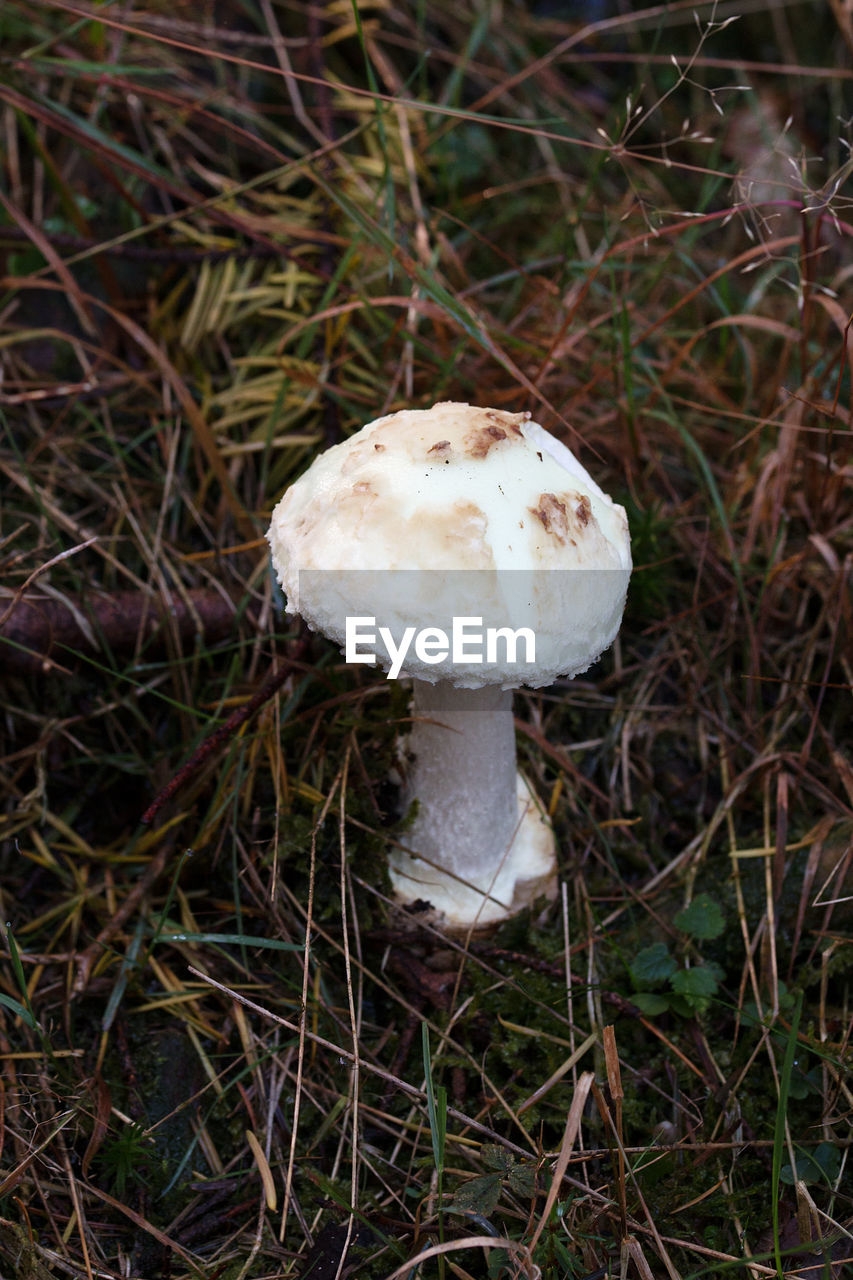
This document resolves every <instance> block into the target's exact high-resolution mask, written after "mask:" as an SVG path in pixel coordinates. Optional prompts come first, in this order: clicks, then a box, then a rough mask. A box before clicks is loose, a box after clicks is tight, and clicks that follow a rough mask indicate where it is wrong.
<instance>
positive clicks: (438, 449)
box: [427, 440, 450, 453]
mask: <svg viewBox="0 0 853 1280" xmlns="http://www.w3.org/2000/svg"><path fill="white" fill-rule="evenodd" d="M449 448H450V441H449V440H437V441H436V442H435V444H434V445H433V446H432V448H431V449H427V453H446V452H447V450H448V449H449Z"/></svg>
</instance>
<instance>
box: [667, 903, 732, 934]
mask: <svg viewBox="0 0 853 1280" xmlns="http://www.w3.org/2000/svg"><path fill="white" fill-rule="evenodd" d="M673 923H674V924H675V925H676V926H677V928H679V929H683V930H684V932H685V933H689V934H690V937H691V938H702V939H708V938H719V936H720V934H721V933H723V932H724V931H725V927H726V922H725V919H724V918H723V913H722V911H721V909H720V904H719V903H718V902H716V901H715V900H714V899H713V898H712V897H711V895H710V894H708V893H699V894H697V895H696V897H695V898H694V899H693V901H692V902H691V903H690V905H689V906H688V907H685V908H684V910H683V911H679V913H678V915H677V916H676V917H675V920H674V921H673Z"/></svg>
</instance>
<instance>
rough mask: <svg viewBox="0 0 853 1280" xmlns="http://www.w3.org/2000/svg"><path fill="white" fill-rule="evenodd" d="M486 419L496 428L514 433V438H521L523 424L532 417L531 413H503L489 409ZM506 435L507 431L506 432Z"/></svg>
mask: <svg viewBox="0 0 853 1280" xmlns="http://www.w3.org/2000/svg"><path fill="white" fill-rule="evenodd" d="M486 417H487V418H488V420H489V422H491V423H492V424H493V425H494V426H500V427H502V428H506V430H509V431H511V432H512V434H513V435H514V436H520V435H521V434H522V432H521V423H522V422H526V421H527V419H528V418H529V417H530V414H529V413H503V412H502V411H501V410H500V409H487V410H486ZM504 434H506V431H505V432H504Z"/></svg>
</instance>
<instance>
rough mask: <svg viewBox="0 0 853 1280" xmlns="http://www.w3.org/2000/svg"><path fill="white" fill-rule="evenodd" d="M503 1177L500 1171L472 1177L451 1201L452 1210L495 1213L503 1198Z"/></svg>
mask: <svg viewBox="0 0 853 1280" xmlns="http://www.w3.org/2000/svg"><path fill="white" fill-rule="evenodd" d="M502 1185H503V1178H502V1177H501V1175H500V1174H499V1173H484V1174H481V1175H480V1176H479V1177H477V1178H472V1179H471V1181H470V1182H466V1183H464V1185H463V1186H461V1187H460V1188H459V1190H458V1191H457V1192H456V1194H455V1195H454V1197H453V1199H452V1201H451V1202H450V1209H451V1212H452V1211H453V1210H454V1209H458V1210H464V1211H465V1212H466V1213H480V1214H482V1215H483V1216H484V1217H488V1215H489V1214H490V1213H493V1212H494V1210H495V1206H496V1205H497V1203H498V1200H500V1198H501V1187H502Z"/></svg>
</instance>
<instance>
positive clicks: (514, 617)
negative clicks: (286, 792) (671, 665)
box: [267, 401, 631, 688]
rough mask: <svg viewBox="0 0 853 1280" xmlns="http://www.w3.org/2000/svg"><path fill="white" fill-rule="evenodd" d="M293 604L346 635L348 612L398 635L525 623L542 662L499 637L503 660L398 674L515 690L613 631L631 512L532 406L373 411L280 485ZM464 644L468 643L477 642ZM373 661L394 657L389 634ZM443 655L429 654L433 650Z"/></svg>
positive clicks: (334, 633)
mask: <svg viewBox="0 0 853 1280" xmlns="http://www.w3.org/2000/svg"><path fill="white" fill-rule="evenodd" d="M267 537H268V539H269V543H270V548H271V550H272V559H273V565H274V567H275V570H276V573H277V575H278V577H279V580H280V582H281V584H282V586H283V588H284V590H285V592H286V595H287V599H288V609H289V611H290V612H292V613H299V614H301V616H302V617H303V618H304V620H305V621H306V622H307V624H308V625H309V626H310V627H311V628H312V629H313V630H316V631H322V632H323V633H324V634H325V635H327V636H329V637H330V638H331V639H332V640H335V641H336V642H337V643H338V644H340V645H343V644H344V642H345V637H346V619H347V617H362V618H364V617H370V618H375V620H376V627H377V629H378V628H379V627H381V626H386V627H388V628H389V629H390V632H391V634H392V635H393V636H394V638H395V644H398V643H399V640H400V637H402V635H403V632H404V630H405V629H406V628H408V627H414V628H415V630H416V631H418V632H419V631H422V630H424V629H425V628H436V627H437V628H441V629H442V630H443V631H445V632H447V634H448V635H450V634H451V629H452V623H453V619H454V618H460V617H464V618H468V619H472V618H475V619H480V620H481V623H482V631H483V633H484V634H485V632H486V631H487V630H488V629H489V628H494V629H498V628H507V627H508V628H510V629H511V630H513V631H514V630H517V629H518V628H528V629H530V630H531V631H532V632H533V634H534V636H535V662H534V663H529V662H527V660H526V659H527V656H528V652H529V651H528V649H527V647H526V644H525V643H524V642H523V641H519V644H518V646H517V651H516V654H515V657H514V658H513V655H512V653H511V652H510V648H509V647H508V646H507V644H506V643H505V641H504V640H503V638H498V639H497V640H496V644H495V652H494V653H493V654H492V658H493V660H488V654H487V652H486V648H487V646H485V645H484V646H482V660H480V661H477V660H467V661H466V660H462V661H455V662H454V661H453V654H452V653H451V654H450V655H449V657H448V659H447V660H446V661H444V662H436V661H434V660H431V661H424V660H422V659H421V658H420V657H419V656H418V655H417V654H416V652H415V650H414V646H410V648H409V651H408V653H407V656H406V659H405V663H404V668H403V671H402V672H401V674H404V675H410V676H416V677H418V678H419V679H423V680H428V681H431V682H435V681H436V680H448V679H449V680H452V681H453V682H454V683H456V684H458V685H460V686H467V687H478V686H481V685H483V684H501V685H503V686H504V687H505V688H509V687H515V686H517V685H521V684H526V685H530V686H532V687H537V686H541V685H544V684H549V683H551V682H552V681H553V680H554V679H555V678H556V677H557V676H560V675H567V676H573V675H577V674H578V673H579V672H581V671H584V670H585V669H586V668H587V667H588V666H589V665H590V663H592V662H594V661H595V659H596V658H597V657H598V656H599V655H600V654H601V653H602V652H603V651H604V650H605V649H606V648H607V647H608V646H609V645H610V644H611V643H612V642H613V639H614V637H615V635H616V632H617V630H618V628H619V623H620V621H621V617H622V611H623V608H624V604H625V595H626V592H627V587H628V578H629V576H630V571H631V551H630V538H629V534H628V521H627V518H626V515H625V511H624V509H623V508H622V507H620V506H618V505H617V504H616V503H614V502H612V501H611V499H610V498H609V497H608V496H607V494H605V493H604V492H603V491H602V490H601V489H600V488H599V486H598V485H597V484H596V483H595V481H594V480H593V479H592V477H591V476H590V475H589V474H588V473H587V471H586V470H585V469H584V467H582V466H581V464H580V463H579V462H578V461H577V459H576V458H575V457H574V455H573V454H572V453H571V452H570V451H569V450H568V449H567V448H566V447H565V445H563V444H561V442H560V441H558V440H556V439H555V438H554V437H553V436H551V435H550V434H549V433H548V432H547V431H545V430H544V428H542V427H541V426H539V424H538V423H536V422H533V421H532V420H531V418H530V415H529V414H526V413H507V412H504V411H503V410H499V409H481V408H477V407H475V406H473V405H468V404H457V403H454V402H451V401H447V402H443V403H440V404H436V405H434V406H433V408H432V409H425V410H422V409H406V410H402V411H400V412H398V413H392V414H388V415H386V416H385V417H382V418H377V419H376V421H374V422H369V423H368V424H367V426H365V427H363V428H362V430H361V431H359V432H357V433H356V434H355V435H353V436H352V437H350V439H349V440H347V441H345V442H344V443H342V444H338V445H335V446H333V447H332V448H331V449H328V450H327V451H326V452H325V453H323V454H321V455H320V456H319V457H318V458H317V459H316V460H315V461H314V462H313V463H312V465H311V466H310V467H309V468H308V470H307V471H306V472H305V473H304V474H303V475H302V476H301V477H300V479H299V480H297V481H296V482H295V483H294V484H292V485H291V486H290V488H289V489H288V490H287V492H286V493H285V495H284V497H283V498H282V499H281V501H280V502H279V503H278V505H277V506H276V508H275V510H274V511H273V515H272V524H271V527H270V530H269V532H268V534H267ZM467 650H468V653H469V654H470V653H471V651H472V645H471V644H469V645H468V646H467ZM375 652H376V656H377V660H378V662H379V663H380V664H381V665H383V666H385V667H386V669H387V667H388V666H389V665H390V658H389V655H388V652H387V650H385V649H384V648H383V645H382V643H381V642H380V641H379V640H378V635H377V644H376V646H375ZM433 656H434V655H433Z"/></svg>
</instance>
